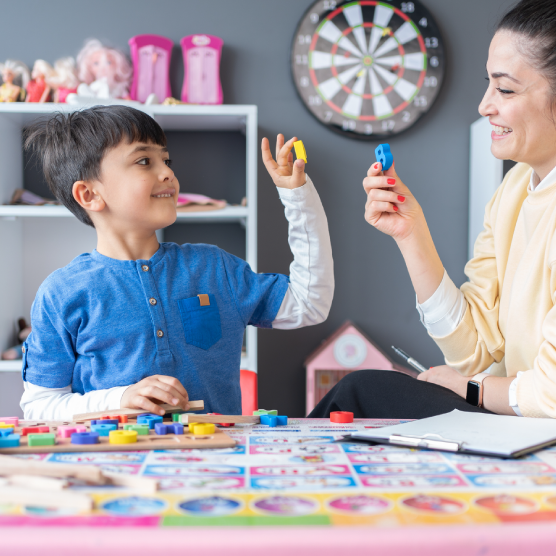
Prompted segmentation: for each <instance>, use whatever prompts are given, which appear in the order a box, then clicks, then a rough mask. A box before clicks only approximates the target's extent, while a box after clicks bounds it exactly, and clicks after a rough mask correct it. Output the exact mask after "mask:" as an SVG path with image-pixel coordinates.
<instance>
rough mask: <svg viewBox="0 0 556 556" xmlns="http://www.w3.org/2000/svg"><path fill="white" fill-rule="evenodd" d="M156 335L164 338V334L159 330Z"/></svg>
mask: <svg viewBox="0 0 556 556" xmlns="http://www.w3.org/2000/svg"><path fill="white" fill-rule="evenodd" d="M156 335H157V336H158V337H159V338H162V336H164V332H162V330H157V331H156Z"/></svg>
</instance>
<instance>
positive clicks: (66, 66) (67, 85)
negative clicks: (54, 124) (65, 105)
mask: <svg viewBox="0 0 556 556" xmlns="http://www.w3.org/2000/svg"><path fill="white" fill-rule="evenodd" d="M46 82H47V83H48V85H49V86H50V87H52V89H53V90H54V102H66V98H67V96H68V95H69V94H71V93H77V85H79V80H78V79H77V67H76V65H75V60H74V59H73V58H72V57H71V56H68V57H66V58H60V59H59V60H56V62H54V73H53V74H52V76H51V77H50V79H47V81H46Z"/></svg>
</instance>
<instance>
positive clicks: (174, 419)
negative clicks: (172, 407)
mask: <svg viewBox="0 0 556 556" xmlns="http://www.w3.org/2000/svg"><path fill="white" fill-rule="evenodd" d="M180 415H181V413H172V422H173V423H179V422H180Z"/></svg>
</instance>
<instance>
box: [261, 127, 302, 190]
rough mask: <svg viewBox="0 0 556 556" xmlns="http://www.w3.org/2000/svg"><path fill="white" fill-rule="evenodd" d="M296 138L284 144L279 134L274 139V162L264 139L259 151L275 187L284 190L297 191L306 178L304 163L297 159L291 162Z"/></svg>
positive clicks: (282, 137) (267, 143)
mask: <svg viewBox="0 0 556 556" xmlns="http://www.w3.org/2000/svg"><path fill="white" fill-rule="evenodd" d="M295 141H297V137H292V138H291V139H290V140H289V141H288V142H287V143H285V144H284V136H283V135H282V134H281V133H280V134H278V137H276V160H274V159H273V158H272V153H271V152H270V144H269V142H268V139H267V138H266V137H264V138H263V140H262V143H261V151H262V154H263V162H264V165H265V166H266V169H267V170H268V173H269V174H270V177H271V178H272V181H273V182H274V185H276V187H283V188H285V189H297V188H298V187H301V186H302V185H305V182H306V181H307V178H306V177H305V162H303V160H300V159H299V158H298V159H297V160H296V161H295V163H294V161H293V153H292V152H291V150H292V147H293V144H294V142H295Z"/></svg>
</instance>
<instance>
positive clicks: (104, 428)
mask: <svg viewBox="0 0 556 556" xmlns="http://www.w3.org/2000/svg"><path fill="white" fill-rule="evenodd" d="M116 430H118V425H104V424H103V425H91V431H93V432H98V435H99V436H108V435H109V434H110V431H116Z"/></svg>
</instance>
